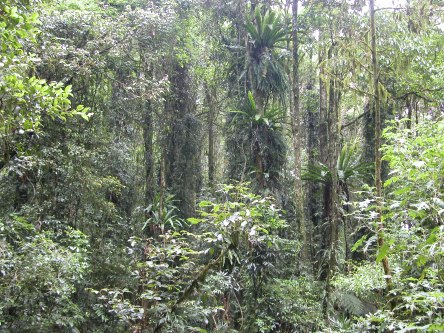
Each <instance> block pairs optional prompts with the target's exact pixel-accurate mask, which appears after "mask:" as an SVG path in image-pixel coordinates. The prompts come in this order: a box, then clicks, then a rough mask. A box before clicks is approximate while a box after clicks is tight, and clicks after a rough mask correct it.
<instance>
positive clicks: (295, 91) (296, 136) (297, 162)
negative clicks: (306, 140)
mask: <svg viewBox="0 0 444 333" xmlns="http://www.w3.org/2000/svg"><path fill="white" fill-rule="evenodd" d="M298 3H299V1H298V0H293V3H292V12H293V16H292V39H293V80H292V99H293V103H292V110H291V130H292V133H293V157H294V200H295V217H296V222H297V224H298V227H299V230H298V231H299V239H300V240H301V243H302V251H301V256H302V258H303V259H304V260H308V257H309V251H308V244H307V232H306V225H305V219H304V194H303V191H302V180H301V150H302V135H301V110H300V98H299V97H300V96H299V35H298V28H299V27H298Z"/></svg>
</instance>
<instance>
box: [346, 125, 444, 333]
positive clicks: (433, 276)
mask: <svg viewBox="0 0 444 333" xmlns="http://www.w3.org/2000/svg"><path fill="white" fill-rule="evenodd" d="M443 129H444V123H443V121H442V120H438V121H427V122H425V123H423V124H420V125H418V126H417V128H416V130H415V132H413V131H412V130H403V129H402V127H401V126H399V124H396V125H395V126H391V127H389V128H388V129H387V130H386V131H385V137H386V138H387V139H388V142H389V143H388V144H386V145H385V146H384V147H383V151H384V153H385V155H384V159H385V160H387V161H388V162H389V163H390V167H391V170H392V171H391V174H390V175H391V177H390V178H389V179H388V180H387V181H386V182H385V190H386V195H385V197H384V224H385V229H386V230H385V232H384V237H385V239H386V242H385V244H386V246H385V247H382V248H380V249H379V250H378V254H377V257H376V260H378V259H379V258H380V257H381V256H382V255H384V256H385V255H387V256H389V258H390V260H391V263H392V266H393V267H392V270H393V275H394V276H393V277H392V280H393V281H394V286H393V289H392V291H391V294H389V295H388V297H389V298H390V299H392V304H394V308H392V309H385V310H381V311H379V312H377V313H375V314H373V315H369V316H367V317H366V318H365V319H362V320H361V321H360V323H359V324H358V325H357V326H356V327H357V329H359V330H360V331H366V332H367V331H369V332H389V331H396V332H407V331H416V332H439V331H440V330H442V328H443V327H444V326H443V325H444V321H443V318H442V314H441V312H440V311H439V310H438V308H439V307H440V306H442V304H443V300H444V297H443V296H444V295H443V294H442V290H443V281H444V275H443V264H444V262H443V259H442V258H443V250H442V249H443V245H444V243H443V241H444V239H443V236H444V234H443V228H442V213H443V212H444V210H443V208H442V204H441V201H442V196H443V188H442V182H441V178H442V173H443V170H442V158H443V155H442V154H443V148H444V147H443V145H444V136H443ZM361 206H362V207H366V208H370V215H371V212H372V209H371V200H368V202H367V203H365V202H364V203H361ZM370 227H371V226H370ZM372 240H373V237H372V238H370V239H369V240H368V241H367V244H366V245H365V246H368V244H369V242H371V241H372ZM380 279H381V277H380ZM339 281H341V280H339ZM342 281H343V282H344V281H345V280H343V279H342ZM342 284H343V283H342ZM353 285H354V286H355V287H356V286H359V284H356V283H353ZM362 291H364V290H362ZM440 304H441V305H440Z"/></svg>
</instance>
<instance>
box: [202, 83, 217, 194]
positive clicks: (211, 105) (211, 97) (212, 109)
mask: <svg viewBox="0 0 444 333" xmlns="http://www.w3.org/2000/svg"><path fill="white" fill-rule="evenodd" d="M204 89H205V97H206V100H207V104H208V185H209V187H210V188H213V186H214V173H215V162H214V158H215V156H214V125H215V124H214V122H215V118H216V96H215V95H216V91H215V88H213V87H209V86H208V84H207V82H205V83H204Z"/></svg>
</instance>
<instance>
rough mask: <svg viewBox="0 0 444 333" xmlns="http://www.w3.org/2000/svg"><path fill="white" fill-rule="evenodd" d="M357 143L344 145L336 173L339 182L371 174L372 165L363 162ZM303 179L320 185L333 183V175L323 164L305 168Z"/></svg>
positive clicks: (337, 162)
mask: <svg viewBox="0 0 444 333" xmlns="http://www.w3.org/2000/svg"><path fill="white" fill-rule="evenodd" d="M358 149H359V146H358V145H357V143H356V142H355V143H352V144H350V145H349V144H347V143H346V144H344V146H343V147H342V149H341V151H340V153H339V156H338V160H337V161H336V172H337V174H338V180H339V181H342V182H347V181H348V180H350V179H352V178H358V179H359V178H362V177H364V176H365V175H367V174H368V173H369V171H370V170H371V165H370V164H369V163H366V162H362V161H361V155H360V154H359V151H358ZM302 179H303V180H306V181H313V182H318V183H324V184H325V183H327V182H329V181H331V173H330V170H328V167H327V166H326V165H324V164H322V163H319V165H307V166H306V167H304V170H303V174H302Z"/></svg>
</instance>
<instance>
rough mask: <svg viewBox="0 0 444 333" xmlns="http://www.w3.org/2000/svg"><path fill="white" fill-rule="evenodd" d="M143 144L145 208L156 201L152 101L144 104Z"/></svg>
mask: <svg viewBox="0 0 444 333" xmlns="http://www.w3.org/2000/svg"><path fill="white" fill-rule="evenodd" d="M143 106H144V107H143V116H142V117H143V118H142V122H143V144H144V156H145V207H148V206H149V205H151V204H152V203H153V199H154V158H153V136H154V126H153V110H152V104H151V101H149V100H148V101H145V102H143Z"/></svg>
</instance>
